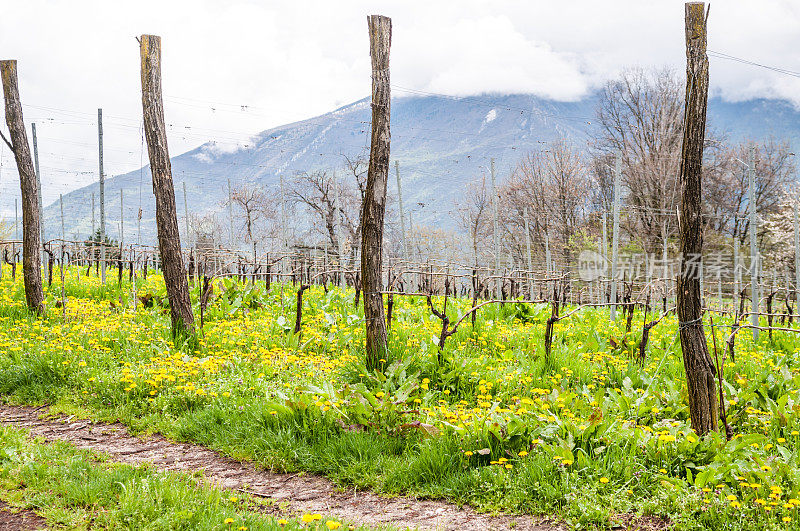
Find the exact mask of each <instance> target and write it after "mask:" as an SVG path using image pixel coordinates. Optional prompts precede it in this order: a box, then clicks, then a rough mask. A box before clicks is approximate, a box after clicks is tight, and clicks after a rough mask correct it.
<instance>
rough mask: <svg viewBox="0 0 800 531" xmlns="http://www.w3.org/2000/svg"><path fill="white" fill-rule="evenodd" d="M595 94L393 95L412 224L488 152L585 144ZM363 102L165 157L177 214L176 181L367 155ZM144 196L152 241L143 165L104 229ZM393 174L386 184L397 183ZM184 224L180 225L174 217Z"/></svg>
mask: <svg viewBox="0 0 800 531" xmlns="http://www.w3.org/2000/svg"><path fill="white" fill-rule="evenodd" d="M595 105H596V98H594V97H593V98H587V99H584V100H582V101H578V102H556V101H550V100H545V99H542V98H538V97H536V96H532V95H482V96H477V97H460V98H457V97H443V96H422V97H400V98H395V99H394V100H393V103H392V117H391V118H392V159H393V160H398V161H399V162H400V168H401V176H402V180H403V187H404V189H403V195H404V201H405V204H406V205H407V208H408V209H411V210H412V212H413V214H412V215H413V219H414V222H415V223H422V224H426V225H439V226H442V227H445V228H452V227H453V220H452V216H451V215H450V213H449V212H450V210H451V209H452V205H453V201H454V199H455V198H456V197H457V196H458V194H459V193H460V192H461V190H463V186H464V184H465V183H467V182H469V181H471V180H473V179H474V178H476V177H478V176H480V175H481V173H482V172H486V173H487V174H488V167H489V160H490V158H491V157H494V158H495V161H496V162H495V163H496V169H497V176H498V179H499V180H502V179H503V178H505V176H507V175H508V174H509V172H510V171H511V169H512V168H513V166H514V165H515V163H516V162H517V161H518V160H519V158H520V157H521V156H523V155H524V154H525V153H526V152H528V151H531V150H538V149H541V148H542V147H543V145H544V144H543V143H546V142H548V141H551V140H554V139H556V138H558V137H566V138H568V139H570V140H571V141H573V142H574V143H575V144H577V145H583V144H584V143H585V142H586V140H587V138H588V136H589V134H590V132H591V128H592V125H591V121H592V119H593V116H594V109H595ZM369 119H370V108H369V102H368V101H367V100H361V101H358V102H355V103H353V104H350V105H347V106H345V107H342V108H340V109H337V110H335V111H332V112H329V113H327V114H324V115H321V116H318V117H315V118H311V119H308V120H304V121H300V122H296V123H292V124H287V125H284V126H280V127H276V128H273V129H269V130H267V131H264V132H263V133H260V134H259V135H257V136H256V137H255V138H254V139H253V142H251V143H250V145H249V147H247V148H241V149H239V150H236V151H221V150H219V149H218V148H217V147H216V146H215V145H213V144H204V145H202V146H200V147H198V148H196V149H194V150H191V151H189V152H186V153H183V154H181V155H178V156H176V157H173V159H172V169H173V177H174V181H175V189H176V192H177V195H178V197H177V205H178V216H179V218H180V219H181V220H182V219H183V215H184V209H183V197H182V186H183V183H184V182H185V183H186V188H187V196H188V204H189V210H190V211H191V212H196V213H200V212H205V211H209V210H217V209H219V208H220V204H221V202H223V201H224V200H225V198H226V194H227V184H226V183H227V179H229V178H230V179H231V181H232V182H233V183H242V182H257V183H260V184H264V185H274V184H276V183H277V182H278V181H279V179H280V176H281V175H284V176H290V175H292V174H294V173H296V172H298V171H308V170H314V169H320V168H329V169H337V168H343V166H344V157H343V156H344V155H347V156H350V157H354V156H358V155H362V154H365V153H366V152H367V150H368V145H369ZM709 120H710V122H711V123H712V124H713V126H714V127H715V128H716V129H717V130H722V131H725V132H727V134H728V137H729V138H730V139H739V138H746V137H749V138H756V139H759V138H764V137H766V136H769V135H774V136H776V137H778V138H788V139H790V141H791V142H792V143H793V145H794V146H798V139H800V113H799V112H798V110H797V109H795V108H794V107H793V106H792V105H791V104H789V103H788V102H784V101H777V100H752V101H746V102H738V103H731V102H725V101H723V100H720V99H718V98H717V99H714V98H712V100H711V101H710V104H709ZM140 182H141V183H142V185H141V197H142V204H141V208H142V229H141V230H142V241H143V243H144V242H154V241H155V213H154V208H155V204H154V199H153V196H152V190H151V185H150V174H149V170H148V168H147V167H145V168H143V169H142V170H141V171H140V170H137V171H134V172H130V173H127V174H124V175H119V176H115V177H112V178H109V179H108V180H107V185H106V197H107V206H106V213H107V227H108V229H107V230H108V233H109V234H110V235H111V237H113V238H117V237H118V233H119V210H120V209H119V190H120V189H122V190H123V194H124V196H125V236H126V238H125V239H126V240H127V241H130V240H131V239H132V238H134V237H135V234H136V215H137V212H138V209H139V206H140V205H139V195H140V194H139V191H140ZM394 183H395V179H394V176H393V175H392V178H391V179H390V192H391V191H392V190H393V189H394V187H395V184H394ZM92 192H95V193H97V192H98V185H97V184H94V185H91V186H87V187H84V188H81V189H79V190H75V191H73V192H71V193H69V194H66V195H65V196H64V209H65V217H66V233H67V235H68V236H78V237H84V236H85V235H88V234H89V232H90V227H91V194H92ZM58 216H59V209H58V205H57V204H52V205H50V206H48V207H47V208H46V210H45V222H46V227H48V228H49V229H50V230H47V229H46V231H47V237H48V238H49V237H54V236H55V235H56V234H57V233H58V232H60V222H59V218H58ZM180 226H181V229H183V226H184V225H183V223H182V222H181V223H180Z"/></svg>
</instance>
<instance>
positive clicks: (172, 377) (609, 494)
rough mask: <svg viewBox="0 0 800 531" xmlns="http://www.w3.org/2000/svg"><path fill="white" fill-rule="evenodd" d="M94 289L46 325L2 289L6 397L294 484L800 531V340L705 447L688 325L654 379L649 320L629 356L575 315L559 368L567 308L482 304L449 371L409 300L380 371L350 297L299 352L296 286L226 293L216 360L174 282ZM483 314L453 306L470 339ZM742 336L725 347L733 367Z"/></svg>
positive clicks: (590, 516) (765, 340)
mask: <svg viewBox="0 0 800 531" xmlns="http://www.w3.org/2000/svg"><path fill="white" fill-rule="evenodd" d="M79 274H80V273H79V271H78V270H77V269H74V270H70V271H68V272H67V275H66V277H67V279H68V280H67V283H66V286H65V292H66V294H67V302H66V305H65V307H64V308H60V307H57V306H58V305H57V304H56V302H57V301H58V300H59V299H60V296H61V286H60V285H59V284H58V282H57V281H54V282H53V285H52V286H51V287H50V288H49V289H48V294H47V298H48V305H47V307H48V310H47V315H46V317H45V318H44V319H36V318H34V317H31V316H30V315H29V314H28V313H27V312H26V311H25V309H24V297H23V294H22V283H21V279H20V278H18V279H17V281H16V283H14V282H12V281H11V279H10V278H9V276H8V275H6V276H5V277H4V279H3V280H2V281H0V395H2V397H3V398H4V400H6V401H8V402H12V403H27V404H33V403H35V404H38V403H43V402H48V403H52V404H54V405H55V406H56V408H57V409H59V410H61V411H65V412H70V413H81V414H86V415H91V416H93V417H95V418H99V419H104V420H117V419H119V420H121V421H122V422H124V423H126V424H128V425H129V426H131V427H132V428H133V429H134V430H139V431H153V432H160V433H162V434H164V435H166V436H168V437H171V438H174V439H177V440H185V441H192V442H195V443H199V444H203V445H206V446H208V447H211V448H215V449H218V450H220V451H222V452H224V453H226V454H228V455H230V456H233V457H235V458H244V459H249V460H252V461H255V462H257V463H260V464H263V465H265V466H267V467H271V468H273V469H276V470H281V471H294V470H305V471H310V472H315V473H320V474H324V475H327V476H329V477H330V478H331V479H333V480H334V481H336V482H338V483H340V484H346V485H356V486H359V487H367V488H371V489H375V490H377V491H380V492H384V493H388V494H399V493H410V494H414V495H419V496H425V497H436V498H446V499H449V500H452V501H455V502H457V503H467V504H470V505H473V506H475V507H477V508H479V509H481V510H485V511H508V512H522V513H530V514H547V515H556V516H558V517H560V518H564V519H565V520H566V521H567V522H568V523H569V524H570V525H574V526H575V527H578V528H593V527H597V528H608V527H610V526H612V525H613V524H614V522H615V521H616V520H617V519H618V518H622V517H623V516H624V515H630V514H644V515H657V516H663V517H667V518H669V519H670V520H671V521H672V522H673V525H674V527H675V528H676V529H720V528H723V527H724V528H725V529H734V530H735V529H743V530H744V529H755V528H758V529H773V528H774V529H784V528H789V529H794V528H800V524H799V523H798V522H800V514H798V510H799V509H800V466H798V448H800V418H799V414H798V413H799V412H800V405H798V403H797V402H798V390H800V375H799V374H798V369H797V357H798V351H799V350H800V340H798V338H797V337H795V335H794V334H792V333H787V332H775V334H774V337H773V338H772V339H770V338H769V337H768V335H767V334H766V333H762V335H761V338H760V340H759V342H758V343H757V344H754V343H753V341H752V338H751V335H750V334H749V333H748V332H745V331H743V332H741V333H740V334H739V335H738V339H737V346H736V359H735V361H733V360H731V359H729V358H728V359H727V360H726V361H725V366H724V378H725V382H724V385H723V389H724V393H725V402H726V406H727V411H728V420H729V423H730V424H731V427H732V428H733V432H734V434H735V436H734V438H733V439H732V440H730V441H726V439H725V437H724V436H723V435H720V434H712V435H710V436H707V437H705V438H703V439H700V438H698V437H697V436H696V435H695V434H694V433H693V432H692V430H691V428H690V426H689V419H688V406H687V403H686V390H685V384H684V371H683V364H682V359H681V353H680V343H679V341H678V340H677V323H676V318H675V317H674V316H672V315H669V316H667V317H665V318H664V319H663V320H662V321H661V322H660V323H659V324H658V325H657V326H656V327H655V328H653V330H652V331H651V334H650V342H649V347H648V351H647V358H646V360H645V362H644V364H643V365H639V363H638V362H637V358H636V356H637V354H638V352H637V348H638V343H639V337H640V335H641V325H642V322H643V318H644V317H643V315H642V314H641V309H639V310H637V311H636V313H635V315H634V319H633V322H634V326H633V331H632V332H631V334H630V336H629V337H626V335H625V331H624V327H625V323H624V321H622V320H619V319H618V320H617V322H610V321H609V316H608V311H607V310H604V309H591V308H586V309H582V310H580V311H578V312H576V313H575V314H574V315H573V316H571V317H569V318H568V319H566V320H564V321H560V322H559V323H557V324H556V327H555V336H554V342H553V352H552V354H551V356H550V357H549V358H548V359H546V358H545V355H544V348H543V334H544V328H545V322H546V319H547V317H548V316H549V315H550V308H549V306H537V305H522V304H505V305H504V306H503V307H500V306H487V307H485V308H484V309H482V310H481V311H479V313H478V317H477V321H476V324H475V327H474V329H473V327H472V326H471V325H470V324H469V323H465V324H463V325H462V326H461V327H460V328H459V331H458V332H457V333H456V334H455V335H454V336H452V337H451V338H449V339H448V341H447V343H446V345H445V348H444V350H443V353H442V356H441V357H440V356H438V355H437V350H438V349H437V345H436V343H437V341H438V337H439V331H440V326H441V324H440V322H439V320H438V319H436V318H435V317H433V316H432V315H431V314H430V312H429V310H428V308H427V307H426V304H425V300H424V299H423V298H420V297H395V305H394V311H393V321H392V327H391V332H390V337H389V340H390V353H391V354H390V356H391V357H390V359H386V360H384V361H383V362H382V370H381V371H379V372H375V373H370V372H368V371H367V370H366V369H365V367H364V364H363V357H364V355H363V339H364V337H363V334H364V332H363V314H362V311H361V309H359V308H356V307H355V306H354V304H353V293H352V292H342V291H341V290H339V289H338V288H330V290H329V291H328V293H325V292H324V291H323V289H322V288H321V287H319V286H314V287H312V288H311V289H310V290H308V291H306V293H305V304H304V317H303V331H302V334H301V335H300V336H299V337H298V336H297V335H295V334H293V333H292V329H293V326H294V318H295V303H296V288H293V287H292V286H291V284H289V285H286V286H279V285H273V286H272V289H271V291H269V292H266V290H265V289H264V286H263V284H259V285H256V286H255V287H253V286H251V285H244V284H239V283H236V282H235V281H234V280H224V281H218V283H217V284H216V286H215V293H214V300H213V302H212V303H211V304H209V307H208V308H207V309H206V312H205V326H204V329H203V333H202V337H201V340H200V344H199V347H198V348H197V349H196V350H195V351H187V350H186V349H185V348H184V347H182V346H181V345H178V346H175V345H174V344H173V343H172V340H171V336H170V332H169V317H168V315H167V312H166V310H165V309H164V308H163V307H162V305H160V304H159V302H158V301H159V300H162V299H165V290H164V287H163V281H162V279H161V277H160V276H159V275H157V274H152V273H151V274H150V275H149V276H148V278H147V280H146V281H142V280H141V279H140V280H139V281H138V282H137V292H138V294H139V296H142V297H144V296H146V295H152V296H153V300H154V301H155V303H154V304H153V305H152V306H150V307H144V305H142V304H141V303H140V304H138V306H137V309H136V310H135V311H134V309H133V307H132V302H133V301H132V295H131V292H132V290H131V286H130V285H129V284H127V283H123V285H122V286H118V285H117V284H116V279H113V280H110V281H109V283H108V284H107V286H106V287H103V286H101V285H100V283H99V280H98V279H97V278H95V277H94V276H91V277H85V276H82V277H79V276H78V275H79ZM197 290H198V288H197V287H194V288H193V300H194V301H195V302H196V301H197V299H198V297H197V295H198V292H197ZM434 303H437V297H434ZM470 303H471V301H469V300H461V299H450V301H449V303H448V311H449V314H450V318H451V320H454V319H455V318H457V316H458V315H460V314H462V313H463V312H464V311H465V310H466V309H468V308H469V307H470ZM195 306H197V305H196V304H195ZM439 307H441V304H440V303H439ZM195 315H196V316H197V315H199V312H198V309H197V307H195ZM653 315H654V316H655V314H653ZM714 319H715V323H716V324H720V325H725V324H729V323H730V319H729V318H725V317H718V316H716V315H715V317H714ZM718 320H719V323H717V321H718ZM707 323H708V321H707V320H706V324H707ZM706 332H707V335H708V336H709V346H710V348H712V347H711V345H712V341H711V332H710V328H708V327H706ZM727 334H728V331H727V330H726V329H725V328H720V329H719V330H718V332H717V343H718V344H719V345H720V348H721V349H722V338H724V337H727ZM612 345H616V346H612ZM712 356H713V353H712ZM721 358H722V352H721V351H720V359H721ZM4 437H12V438H13V437H14V435H13V434H5V435H4ZM0 466H2V464H0ZM204 495H209V496H210V495H211V494H204ZM214 517H215V518H216V517H217V516H216V513H215V516H214Z"/></svg>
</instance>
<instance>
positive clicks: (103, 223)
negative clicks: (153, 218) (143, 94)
mask: <svg viewBox="0 0 800 531" xmlns="http://www.w3.org/2000/svg"><path fill="white" fill-rule="evenodd" d="M97 146H98V152H97V155H98V170H99V171H98V173H99V174H100V175H99V177H100V282H102V283H103V284H105V283H106V175H105V173H104V172H103V109H97ZM92 237H94V234H92Z"/></svg>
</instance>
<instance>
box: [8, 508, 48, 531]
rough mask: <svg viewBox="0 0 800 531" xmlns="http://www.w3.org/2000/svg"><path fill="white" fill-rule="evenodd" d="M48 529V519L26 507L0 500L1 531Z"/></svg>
mask: <svg viewBox="0 0 800 531" xmlns="http://www.w3.org/2000/svg"><path fill="white" fill-rule="evenodd" d="M38 529H47V520H45V519H44V518H42V517H41V516H39V515H38V514H36V513H34V512H33V511H27V510H25V509H17V508H16V507H11V506H10V505H8V504H7V503H6V502H4V501H3V500H0V531H34V530H38Z"/></svg>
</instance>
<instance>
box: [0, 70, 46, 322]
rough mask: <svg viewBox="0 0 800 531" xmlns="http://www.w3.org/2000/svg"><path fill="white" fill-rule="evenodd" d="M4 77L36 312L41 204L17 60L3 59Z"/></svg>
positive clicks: (39, 305) (40, 298) (39, 308)
mask: <svg viewBox="0 0 800 531" xmlns="http://www.w3.org/2000/svg"><path fill="white" fill-rule="evenodd" d="M0 77H2V80H3V96H4V98H5V106H6V124H7V125H8V132H9V135H10V136H11V140H10V141H9V140H7V139H6V138H5V137H3V140H4V141H5V142H6V144H7V145H8V147H9V149H11V152H12V153H14V159H15V160H16V162H17V169H18V171H19V186H20V190H21V192H22V273H23V281H24V285H25V301H26V302H27V304H28V308H29V309H30V310H32V311H34V312H37V313H42V312H43V311H44V304H43V302H44V293H43V292H42V270H41V268H40V266H41V251H40V248H41V245H42V242H41V231H40V227H41V226H40V222H39V220H40V217H41V207H42V206H41V204H40V203H39V197H38V191H37V189H36V173H35V172H34V169H33V160H32V159H31V148H30V145H29V144H28V135H27V133H26V132H25V122H24V120H23V118H22V103H21V102H20V99H19V87H18V84H17V62H16V61H15V60H8V61H0Z"/></svg>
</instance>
